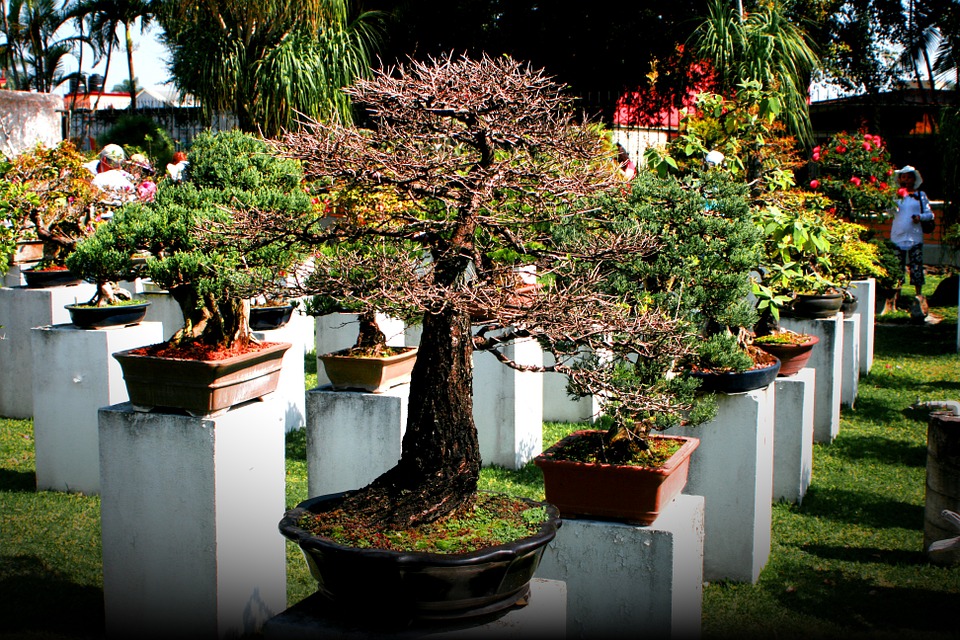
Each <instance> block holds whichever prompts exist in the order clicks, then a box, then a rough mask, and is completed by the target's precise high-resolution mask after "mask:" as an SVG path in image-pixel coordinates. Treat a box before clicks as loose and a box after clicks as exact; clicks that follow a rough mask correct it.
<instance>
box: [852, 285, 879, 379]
mask: <svg viewBox="0 0 960 640" xmlns="http://www.w3.org/2000/svg"><path fill="white" fill-rule="evenodd" d="M850 290H851V291H853V294H854V295H855V296H857V300H858V304H857V312H858V313H859V314H860V373H861V374H863V375H867V374H868V373H870V369H872V368H873V337H874V323H875V322H876V319H877V318H876V316H877V281H876V280H875V279H874V278H867V279H866V280H854V281H853V282H851V283H850Z"/></svg>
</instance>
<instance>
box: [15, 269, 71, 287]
mask: <svg viewBox="0 0 960 640" xmlns="http://www.w3.org/2000/svg"><path fill="white" fill-rule="evenodd" d="M22 273H23V277H24V278H26V280H27V288H29V289H44V288H47V287H61V286H66V285H73V284H80V282H81V281H82V280H81V278H79V277H77V276H76V274H74V273H72V272H71V271H69V270H68V269H44V270H42V271H37V269H36V268H34V269H24V270H23V271H22Z"/></svg>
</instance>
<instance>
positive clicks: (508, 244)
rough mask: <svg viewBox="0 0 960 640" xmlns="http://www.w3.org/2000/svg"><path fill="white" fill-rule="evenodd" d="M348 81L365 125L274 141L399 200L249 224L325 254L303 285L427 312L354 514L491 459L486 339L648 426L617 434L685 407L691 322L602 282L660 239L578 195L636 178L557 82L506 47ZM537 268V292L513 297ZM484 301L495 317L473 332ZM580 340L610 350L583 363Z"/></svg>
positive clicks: (460, 483) (319, 179)
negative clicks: (482, 388)
mask: <svg viewBox="0 0 960 640" xmlns="http://www.w3.org/2000/svg"><path fill="white" fill-rule="evenodd" d="M348 93H349V94H350V96H351V98H352V99H353V101H354V104H356V105H357V106H358V107H359V108H360V109H363V110H364V112H365V113H364V116H365V117H364V118H363V121H364V122H368V123H369V128H364V129H360V128H354V127H344V126H338V125H330V124H324V123H312V124H310V125H309V126H307V127H305V129H303V130H301V131H297V132H291V133H288V134H286V135H285V136H283V137H282V138H281V139H280V140H278V141H277V148H278V151H279V152H280V153H282V154H284V155H286V156H289V157H293V158H296V159H298V160H300V161H301V162H302V163H303V166H304V170H305V173H306V175H307V177H308V179H310V180H312V181H315V182H316V184H317V185H324V184H326V185H328V186H329V188H330V190H331V191H330V193H332V194H338V193H342V192H343V190H352V189H363V190H366V191H367V192H368V193H369V194H376V193H378V192H381V191H386V192H388V193H389V194H390V195H391V198H390V201H391V202H392V204H391V206H382V207H363V208H362V210H361V213H362V215H358V214H357V209H355V208H347V209H345V210H343V211H339V212H333V213H337V217H329V216H327V217H323V216H315V217H313V218H312V219H309V220H307V219H304V218H302V217H299V218H293V217H287V218H283V217H279V216H276V215H272V214H263V215H258V214H257V212H251V215H250V216H249V218H248V220H247V221H246V223H245V224H244V225H243V226H244V227H246V230H247V231H248V235H247V240H251V239H253V238H255V237H257V238H261V239H262V240H263V241H266V239H269V240H270V241H274V242H283V243H286V242H292V241H297V242H300V243H303V244H305V245H307V246H309V247H311V248H312V249H313V250H315V253H316V270H315V272H314V275H313V277H312V278H311V280H310V281H309V282H308V283H306V284H307V286H306V287H305V292H307V293H309V294H313V295H316V294H324V295H329V296H333V297H335V298H337V299H340V300H344V301H349V302H352V303H358V304H361V305H364V306H366V307H368V308H375V309H380V310H382V311H384V312H385V313H388V314H389V315H391V316H396V317H408V318H409V317H419V318H420V319H422V338H421V341H420V352H419V357H418V359H417V363H416V365H415V368H414V370H413V374H412V380H411V386H410V400H409V408H408V420H407V426H406V431H405V435H404V440H403V452H402V457H401V459H400V461H399V462H398V464H397V465H396V466H395V467H394V468H392V469H390V470H388V471H387V472H385V473H384V474H383V475H381V476H380V477H379V478H377V479H375V480H374V481H373V482H372V483H371V484H370V485H368V486H367V487H365V488H363V489H362V490H360V491H359V492H357V493H355V494H353V495H352V496H351V497H350V498H348V500H347V502H346V503H344V504H343V505H342V508H344V509H349V510H350V511H351V512H353V513H356V514H365V515H366V516H367V517H368V519H369V521H370V522H382V523H384V524H391V525H397V526H407V525H414V524H418V523H424V522H429V521H432V520H435V519H437V518H439V517H441V516H443V515H445V514H448V513H450V512H452V511H454V510H455V509H457V508H458V507H459V506H461V505H463V504H465V503H466V501H467V500H468V499H470V498H471V496H472V495H473V494H474V492H475V491H476V488H477V478H478V474H479V469H480V464H481V459H480V451H479V446H478V442H477V432H476V428H475V425H474V422H473V406H472V354H473V352H474V351H476V350H485V351H489V352H490V353H492V354H494V356H495V357H496V358H497V359H498V360H500V361H501V362H502V363H503V364H504V365H506V366H510V367H514V368H516V369H519V370H533V371H557V372H562V373H565V374H567V375H568V376H569V377H570V379H571V381H572V383H573V384H574V385H575V386H576V387H577V388H578V389H579V390H580V391H581V392H583V393H594V394H597V395H598V396H599V397H602V398H603V399H604V401H605V403H606V405H605V411H606V412H607V413H608V414H610V415H611V416H613V417H615V422H617V423H619V424H620V425H622V426H632V427H635V429H633V430H628V431H625V432H624V433H628V434H637V433H642V431H643V430H644V429H645V428H647V427H649V425H650V423H652V422H653V421H656V420H658V417H657V416H667V415H674V416H675V415H679V414H680V413H682V412H684V411H686V410H688V409H689V408H690V405H689V403H687V402H685V400H684V399H683V398H679V397H678V396H677V395H676V393H675V391H676V389H675V387H673V386H671V385H672V384H675V383H673V382H671V380H672V379H676V377H675V376H670V375H669V374H670V372H671V370H673V371H675V370H676V369H674V367H676V366H677V364H678V363H679V362H681V361H682V360H683V359H684V358H685V357H687V356H689V354H690V349H691V344H692V342H693V337H694V335H695V333H694V332H693V331H690V329H689V324H688V322H687V320H686V319H685V318H682V317H677V316H676V315H675V314H674V313H673V312H672V311H670V310H669V309H661V308H660V307H658V306H656V305H652V304H650V300H649V299H648V298H646V297H645V296H644V294H642V293H641V292H638V291H635V290H631V291H623V292H616V291H614V290H612V289H611V288H610V287H609V286H608V280H609V279H610V278H614V277H617V276H618V275H619V274H620V273H621V270H620V266H621V265H622V264H623V263H624V262H625V261H629V260H635V259H638V258H642V257H643V256H651V255H652V254H654V253H655V252H656V251H657V250H658V248H659V247H660V242H659V241H658V240H657V238H656V237H655V236H654V235H651V234H649V233H646V232H644V231H643V230H641V229H640V227H639V225H638V222H637V220H636V219H635V218H633V217H631V216H630V215H620V214H618V212H616V211H613V212H611V213H609V214H608V212H606V211H604V210H601V209H600V208H599V206H598V205H597V203H596V202H594V201H592V200H584V199H583V198H584V197H586V196H591V195H593V194H597V193H600V192H603V191H605V190H607V189H611V188H612V189H615V190H616V191H617V192H620V190H621V189H623V187H624V183H623V182H622V178H621V177H620V175H619V172H618V169H617V165H616V162H615V158H616V152H615V150H614V148H613V147H612V145H610V143H609V141H608V140H607V139H606V138H605V137H604V135H603V132H602V131H601V130H600V129H599V128H598V127H596V126H593V125H591V124H589V123H588V122H579V121H577V120H575V119H574V117H573V116H572V103H571V99H570V98H568V97H567V96H566V94H565V93H564V91H563V88H562V87H560V86H559V85H557V84H556V83H554V82H553V81H552V80H551V79H550V78H548V77H546V76H545V75H544V74H543V73H542V72H540V71H537V70H533V69H531V68H529V67H525V66H524V65H522V64H521V63H519V62H516V61H514V60H511V59H509V58H506V57H501V58H497V59H491V58H488V57H483V58H482V59H480V60H471V59H468V58H454V57H453V56H447V57H443V58H441V59H438V60H431V61H428V62H409V63H408V64H406V65H402V66H399V67H397V68H394V69H386V70H381V71H378V72H377V73H375V75H374V77H373V78H371V79H369V80H362V81H360V82H358V83H357V84H356V85H354V86H353V87H352V88H350V89H349V90H348ZM312 188H315V189H319V187H312ZM318 197H320V198H321V200H322V199H323V194H322V189H321V190H320V195H319V196H318ZM320 248H323V249H324V250H323V251H319V250H318V249H320ZM530 273H535V274H536V276H537V278H538V279H539V283H540V285H541V287H542V288H541V290H540V292H539V293H538V294H537V295H535V296H529V297H522V296H519V295H518V294H517V287H518V285H519V284H520V283H521V281H522V279H521V275H522V274H530ZM471 310H474V311H476V310H482V311H483V313H482V315H483V316H484V317H486V318H493V320H490V321H486V322H483V323H482V324H481V325H478V326H476V327H475V328H474V327H473V326H472V320H471ZM524 338H535V339H537V340H538V341H539V342H540V344H541V345H542V346H543V347H544V348H545V349H547V350H549V351H551V352H553V353H554V355H555V356H556V362H557V364H556V365H554V366H551V367H533V366H525V365H522V364H519V363H517V362H514V361H512V360H511V359H510V357H509V356H508V355H507V351H506V347H507V346H508V345H509V344H510V343H511V342H513V341H515V340H518V339H524ZM583 350H586V351H588V352H592V353H594V354H606V353H609V354H611V357H610V358H605V357H597V358H593V359H592V361H590V362H587V363H586V364H581V365H575V364H573V363H574V362H577V361H578V360H577V359H576V358H575V356H577V354H579V353H581V352H582V351H583ZM654 359H655V361H656V363H657V366H653V365H651V364H650V363H651V362H653V361H654ZM588 360H589V359H588ZM634 361H637V362H640V363H642V364H641V365H640V366H637V365H634V364H633V363H634ZM687 382H688V383H689V381H687ZM693 386H695V384H694V385H693ZM687 389H688V390H689V389H690V386H689V384H688V386H687ZM627 437H631V436H627Z"/></svg>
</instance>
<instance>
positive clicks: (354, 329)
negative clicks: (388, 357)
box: [313, 313, 406, 387]
mask: <svg viewBox="0 0 960 640" xmlns="http://www.w3.org/2000/svg"><path fill="white" fill-rule="evenodd" d="M358 317H359V315H358V314H356V313H331V314H328V315H325V316H318V317H317V318H314V323H313V326H314V341H315V345H316V350H317V355H318V356H322V355H324V354H327V353H332V352H334V351H340V350H341V349H349V348H350V347H352V346H353V345H355V344H356V343H357V334H358V333H359V332H360V324H359V323H358V322H357V318H358ZM377 326H379V327H380V330H381V331H383V333H384V334H385V335H386V336H387V344H388V345H390V346H391V347H403V346H406V336H405V334H404V331H405V327H404V325H403V321H402V320H396V319H394V318H388V317H387V316H385V315H383V314H382V313H378V314H377ZM328 384H330V378H328V377H327V372H326V370H325V369H324V368H323V363H322V362H321V361H320V359H319V358H318V359H317V386H318V387H323V386H325V385H328Z"/></svg>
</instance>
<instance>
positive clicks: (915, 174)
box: [894, 164, 923, 190]
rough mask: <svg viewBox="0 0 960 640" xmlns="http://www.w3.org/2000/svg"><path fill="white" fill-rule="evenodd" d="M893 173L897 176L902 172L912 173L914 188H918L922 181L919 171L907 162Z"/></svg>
mask: <svg viewBox="0 0 960 640" xmlns="http://www.w3.org/2000/svg"><path fill="white" fill-rule="evenodd" d="M894 173H896V174H897V177H899V176H900V175H901V174H904V173H912V174H913V178H914V180H913V188H914V190H916V189H919V188H920V185H921V184H922V183H923V177H922V176H921V175H920V172H919V171H917V170H916V169H915V168H913V167H912V166H910V165H909V164H908V165H906V166H905V167H904V168H903V169H897V170H896V171H895V172H894Z"/></svg>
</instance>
